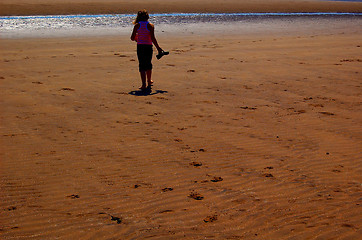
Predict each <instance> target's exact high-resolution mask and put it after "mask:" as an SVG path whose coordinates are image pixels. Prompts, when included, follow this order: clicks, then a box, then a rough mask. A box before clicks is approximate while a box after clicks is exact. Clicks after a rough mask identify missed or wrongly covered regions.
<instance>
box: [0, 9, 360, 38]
mask: <svg viewBox="0 0 362 240" xmlns="http://www.w3.org/2000/svg"><path fill="white" fill-rule="evenodd" d="M134 18H135V15H129V14H119V15H61V16H21V17H20V16H15V17H0V37H1V38H29V37H69V36H80V37H81V36H104V35H124V34H129V33H130V31H131V30H132V27H133V25H132V21H133V19H134ZM150 22H152V23H154V24H155V25H156V26H157V28H156V32H157V33H158V34H165V33H173V34H208V33H211V34H215V33H217V34H222V33H229V34H230V33H231V34H232V33H236V34H239V33H241V32H242V33H250V32H251V33H258V32H259V33H265V32H286V31H287V32H290V31H298V30H303V29H309V30H314V31H318V30H321V29H324V30H325V29H326V28H327V29H343V28H345V27H350V28H356V29H358V28H360V27H361V26H362V14H361V13H220V14H215V13H209V14H200V13H170V14H153V15H152V16H151V18H150Z"/></svg>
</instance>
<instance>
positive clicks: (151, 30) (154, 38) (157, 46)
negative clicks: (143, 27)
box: [147, 23, 163, 52]
mask: <svg viewBox="0 0 362 240" xmlns="http://www.w3.org/2000/svg"><path fill="white" fill-rule="evenodd" d="M147 27H148V29H149V30H150V34H151V40H152V42H153V44H154V45H155V47H156V48H157V50H158V51H159V52H162V51H163V50H162V48H160V46H159V45H158V42H157V40H156V37H155V26H154V25H153V24H152V23H149V24H148V26H147Z"/></svg>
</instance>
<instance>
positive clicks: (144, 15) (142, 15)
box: [133, 9, 150, 24]
mask: <svg viewBox="0 0 362 240" xmlns="http://www.w3.org/2000/svg"><path fill="white" fill-rule="evenodd" d="M149 18H150V16H149V15H148V12H147V10H146V9H143V10H141V11H138V13H137V17H136V19H135V20H134V21H133V24H137V23H139V22H141V21H147V20H148V19H149Z"/></svg>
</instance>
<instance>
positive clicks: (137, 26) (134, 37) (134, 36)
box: [131, 23, 140, 42]
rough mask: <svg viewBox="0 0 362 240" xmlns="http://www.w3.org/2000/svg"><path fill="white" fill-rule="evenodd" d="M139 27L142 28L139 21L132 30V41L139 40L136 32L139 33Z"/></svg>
mask: <svg viewBox="0 0 362 240" xmlns="http://www.w3.org/2000/svg"><path fill="white" fill-rule="evenodd" d="M139 28H140V25H139V23H137V24H136V25H134V27H133V31H132V35H131V40H132V41H136V42H137V39H136V34H137V30H138V29H139Z"/></svg>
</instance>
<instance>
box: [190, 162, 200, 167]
mask: <svg viewBox="0 0 362 240" xmlns="http://www.w3.org/2000/svg"><path fill="white" fill-rule="evenodd" d="M190 165H191V166H194V167H201V166H202V163H200V162H191V163H190Z"/></svg>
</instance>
